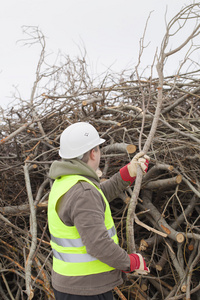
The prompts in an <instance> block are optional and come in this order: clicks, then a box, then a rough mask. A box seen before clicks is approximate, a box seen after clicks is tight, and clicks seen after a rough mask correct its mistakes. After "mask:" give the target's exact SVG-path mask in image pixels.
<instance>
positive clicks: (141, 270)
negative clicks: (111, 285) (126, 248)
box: [125, 253, 150, 275]
mask: <svg viewBox="0 0 200 300" xmlns="http://www.w3.org/2000/svg"><path fill="white" fill-rule="evenodd" d="M129 257H130V271H128V272H127V271H126V272H125V273H130V272H134V271H135V272H136V273H137V274H143V275H147V274H148V273H149V272H150V271H149V268H147V266H146V262H145V260H144V258H143V257H142V255H141V254H139V253H131V254H129Z"/></svg>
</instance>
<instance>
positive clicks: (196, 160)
mask: <svg viewBox="0 0 200 300" xmlns="http://www.w3.org/2000/svg"><path fill="white" fill-rule="evenodd" d="M199 83H200V82H199V80H197V79H194V78H193V76H191V78H188V76H187V79H185V77H184V76H182V77H180V78H179V80H178V81H177V80H176V81H175V78H173V77H170V78H165V80H164V84H165V85H164V88H163V99H164V104H163V108H162V112H161V115H160V119H159V122H158V127H157V130H156V133H155V136H154V139H153V142H152V144H151V147H150V149H149V151H148V153H147V154H148V155H149V156H150V158H151V161H150V165H149V171H148V173H147V175H145V176H144V177H143V180H142V186H141V190H140V194H139V197H138V202H137V207H136V218H135V229H134V235H135V243H136V250H137V252H140V253H142V255H143V256H144V257H145V259H146V261H147V265H148V266H149V268H150V270H151V272H150V274H149V275H147V276H138V275H136V274H129V275H128V276H127V281H126V282H125V283H124V285H123V286H121V287H118V288H117V287H116V288H115V297H116V298H117V297H119V298H121V299H126V298H127V299H183V298H184V297H185V294H186V293H189V294H191V298H192V297H193V298H192V299H197V298H198V295H199V290H200V283H199V276H198V274H199V267H200V264H199V258H200V228H199V226H200V220H199V213H200V202H199V196H200V183H199V169H200V155H199V151H200V110H199V100H200V88H199ZM157 86H158V80H157V79H154V80H151V81H150V80H143V81H141V80H140V81H130V80H129V81H123V82H122V81H119V83H115V84H113V85H110V86H104V87H98V88H93V89H90V90H87V91H86V90H85V89H82V90H80V91H79V93H76V94H75V93H74V94H72V95H71V96H69V95H63V96H60V97H59V96H54V97H53V96H52V95H51V93H49V94H43V95H41V97H40V98H38V100H37V101H35V102H34V105H30V103H28V104H27V103H25V102H20V103H18V104H17V106H16V107H12V108H10V109H7V110H6V111H3V119H2V122H1V125H0V126H1V133H2V139H1V141H0V144H1V153H0V176H1V177H0V182H1V187H0V189H1V197H0V223H1V226H0V276H1V279H2V280H1V281H0V295H1V299H26V297H27V296H26V294H27V290H29V298H30V299H31V297H34V299H53V293H52V288H51V282H50V274H51V266H52V253H51V247H50V243H49V242H50V237H49V232H48V226H47V203H48V195H49V192H50V189H51V186H52V183H53V181H52V180H51V179H50V178H49V176H48V172H49V167H50V165H51V163H52V162H53V161H54V160H57V159H59V156H58V149H59V137H60V134H61V132H62V131H63V130H64V129H65V128H66V127H67V126H68V125H69V124H72V123H75V122H78V121H84V122H90V123H91V124H92V125H94V126H95V127H96V129H97V130H98V131H99V133H100V136H101V137H103V138H105V139H106V143H105V144H104V145H103V146H102V159H101V164H100V168H101V171H102V180H106V179H108V178H110V177H111V176H112V175H113V174H115V173H116V172H118V170H119V169H120V167H123V166H124V165H125V164H127V163H128V162H129V161H130V159H131V158H132V157H133V156H134V154H135V153H136V152H138V151H139V150H140V149H142V148H143V145H144V142H145V140H146V138H147V136H148V134H149V131H150V127H151V124H152V120H153V118H154V113H155V107H156V102H157ZM143 107H145V110H144V109H143ZM133 188H134V185H133V186H130V187H129V188H128V189H126V190H125V191H124V192H123V193H122V194H121V195H119V197H118V198H117V199H115V200H114V201H113V202H111V209H112V213H113V217H114V221H115V224H116V227H117V230H118V236H119V241H120V246H121V247H123V248H124V249H127V242H126V241H127V236H126V217H127V212H128V209H129V201H130V198H131V195H132V193H133ZM192 295H193V296H192ZM194 295H196V298H195V296H194Z"/></svg>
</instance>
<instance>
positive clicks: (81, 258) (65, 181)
mask: <svg viewBox="0 0 200 300" xmlns="http://www.w3.org/2000/svg"><path fill="white" fill-rule="evenodd" d="M78 181H86V182H88V183H90V184H91V185H92V186H94V187H95V188H96V189H97V190H98V191H99V193H100V194H101V195H102V197H103V199H104V201H105V204H106V209H105V220H104V222H105V226H106V228H107V230H108V234H109V236H110V237H111V238H112V239H113V240H114V242H115V243H116V244H118V238H117V234H116V229H115V225H114V221H113V218H112V216H111V211H110V206H109V203H108V201H107V199H106V197H105V195H104V194H103V192H102V191H101V189H99V188H98V187H97V186H96V185H95V184H94V183H92V182H91V181H90V180H88V179H87V178H85V177H83V176H79V175H64V176H61V177H60V178H58V179H56V180H55V181H54V184H53V186H52V189H51V192H50V195H49V203H48V225H49V231H50V234H51V247H52V249H53V270H54V271H55V272H56V273H58V274H61V275H64V276H85V275H91V274H98V273H102V272H109V271H111V270H114V268H112V267H110V266H109V265H107V264H105V263H103V262H101V261H100V260H98V259H96V258H95V257H93V256H91V255H90V254H88V253H87V251H86V247H85V246H84V245H83V243H82V240H81V237H80V235H79V233H78V230H77V229H76V227H75V226H67V225H65V224H64V223H63V222H62V221H61V219H60V218H59V216H58V213H57V211H56V206H57V203H58V200H59V199H60V198H61V197H62V196H63V195H64V194H65V193H66V192H67V191H68V190H69V189H70V188H71V187H72V186H74V185H75V184H76V183H77V182H78Z"/></svg>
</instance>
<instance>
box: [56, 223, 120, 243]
mask: <svg viewBox="0 0 200 300" xmlns="http://www.w3.org/2000/svg"><path fill="white" fill-rule="evenodd" d="M115 234H116V230H115V226H113V227H112V228H110V229H109V230H108V235H109V237H111V238H112V237H113V236H114V235H115ZM51 241H52V242H54V243H55V244H57V245H59V246H62V247H83V246H84V245H83V242H82V240H81V238H79V239H62V238H58V237H55V236H53V235H52V234H51Z"/></svg>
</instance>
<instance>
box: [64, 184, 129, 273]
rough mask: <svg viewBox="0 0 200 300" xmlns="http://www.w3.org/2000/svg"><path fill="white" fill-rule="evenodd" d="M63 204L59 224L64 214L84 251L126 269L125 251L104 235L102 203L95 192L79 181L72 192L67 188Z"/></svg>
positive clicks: (99, 196)
mask: <svg viewBox="0 0 200 300" xmlns="http://www.w3.org/2000/svg"><path fill="white" fill-rule="evenodd" d="M68 193H69V192H68ZM68 193H67V194H68ZM67 202H68V205H67V207H65V206H63V207H62V213H61V215H60V214H59V215H60V217H61V219H62V221H63V222H65V221H66V220H65V218H66V215H68V214H69V215H70V219H71V224H73V225H75V226H76V228H77V230H78V232H79V234H80V236H81V239H82V241H83V244H84V245H85V246H86V249H87V252H88V253H89V254H90V255H92V256H94V257H96V258H97V259H99V260H101V261H102V262H104V263H106V264H108V265H109V266H111V267H113V268H116V269H119V270H125V271H127V270H129V267H130V258H129V256H128V254H127V252H126V251H125V250H124V249H122V248H121V247H120V246H119V245H117V244H115V242H114V241H113V240H112V239H111V238H110V237H109V235H108V232H107V229H106V227H105V224H104V210H105V203H104V200H103V198H102V196H101V194H100V193H99V192H98V190H96V189H95V188H94V187H92V186H91V185H90V184H88V183H85V182H79V183H78V184H77V185H76V189H75V188H73V191H72V189H71V191H70V195H68V197H67Z"/></svg>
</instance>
